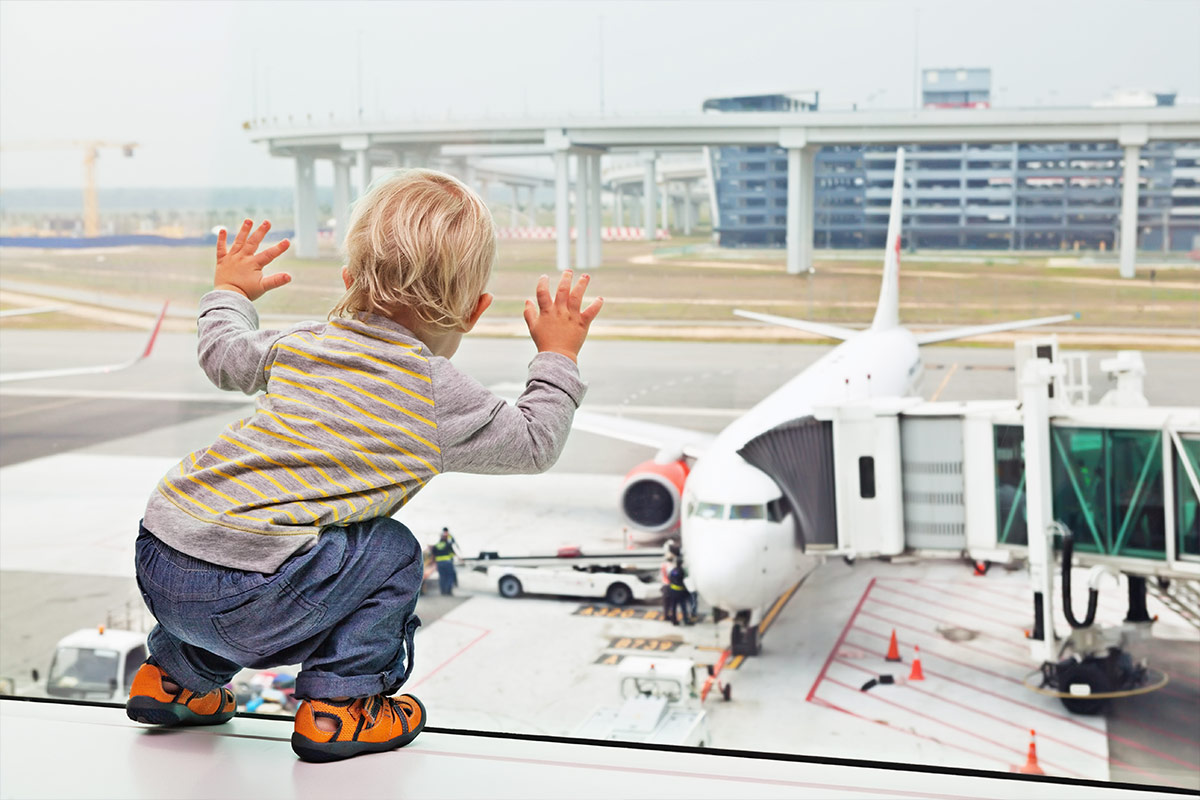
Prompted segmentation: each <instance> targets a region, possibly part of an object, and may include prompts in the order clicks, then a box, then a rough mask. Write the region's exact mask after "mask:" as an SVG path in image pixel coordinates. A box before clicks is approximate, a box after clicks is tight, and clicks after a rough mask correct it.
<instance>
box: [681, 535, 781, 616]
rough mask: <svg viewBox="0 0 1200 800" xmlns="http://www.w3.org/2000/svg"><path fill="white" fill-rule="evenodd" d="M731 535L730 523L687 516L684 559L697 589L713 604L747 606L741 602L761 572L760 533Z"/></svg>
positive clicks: (730, 606)
mask: <svg viewBox="0 0 1200 800" xmlns="http://www.w3.org/2000/svg"><path fill="white" fill-rule="evenodd" d="M739 533H745V534H746V536H731V535H730V534H731V531H730V529H729V523H727V522H726V523H721V522H710V521H707V520H700V519H694V518H693V519H688V520H686V521H685V524H684V529H683V536H682V539H683V559H684V566H686V567H687V570H688V575H689V576H690V578H691V580H692V582H693V584H694V585H695V588H696V591H698V592H699V593H700V596H701V597H703V598H704V599H705V601H706V602H708V603H709V604H710V605H713V606H717V607H720V608H725V609H729V608H734V609H737V608H748V607H750V606H748V605H742V603H743V602H744V598H743V596H745V595H748V592H747V588H749V587H750V586H752V585H753V584H754V583H755V577H756V576H758V574H759V573H760V572H761V569H762V565H761V564H760V563H759V561H760V555H761V549H762V548H761V541H759V539H760V537H757V536H753V535H751V532H750V531H744V532H739Z"/></svg>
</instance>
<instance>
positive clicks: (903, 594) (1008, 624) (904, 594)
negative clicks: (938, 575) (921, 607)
mask: <svg viewBox="0 0 1200 800" xmlns="http://www.w3.org/2000/svg"><path fill="white" fill-rule="evenodd" d="M879 588H880V589H882V590H883V591H885V592H891V593H893V594H898V595H900V596H901V597H907V598H908V599H910V600H916V601H917V602H918V603H925V604H927V605H937V604H936V603H935V602H933V601H931V600H929V599H927V598H924V597H918V596H917V595H912V594H908V593H907V592H901V591H900V590H898V589H893V588H892V587H890V586H884V585H882V584H880V586H879ZM922 588H924V589H927V590H928V589H933V590H935V591H937V588H936V587H933V586H929V585H926V586H924V587H922ZM945 593H946V594H948V595H950V596H951V597H959V598H963V599H965V600H970V601H972V602H977V601H975V600H974V599H973V598H969V597H963V595H957V594H954V592H945ZM876 602H882V601H878V600H877V601H876ZM954 610H955V611H958V612H959V613H962V614H968V615H970V616H971V617H972V618H978V619H982V620H987V621H988V622H991V623H993V624H995V625H1000V626H1003V627H1005V628H1013V629H1015V630H1018V631H1024V630H1025V626H1024V625H1020V624H1017V623H1014V622H1008V621H1005V620H1000V619H996V618H995V617H989V616H987V615H984V614H980V613H978V612H976V611H966V610H963V609H954ZM912 613H914V614H917V613H919V612H916V611H913V612H912ZM921 616H925V615H924V614H922V615H921ZM941 621H942V622H948V623H949V622H951V620H941Z"/></svg>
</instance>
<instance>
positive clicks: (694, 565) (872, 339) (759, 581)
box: [680, 327, 922, 618]
mask: <svg viewBox="0 0 1200 800" xmlns="http://www.w3.org/2000/svg"><path fill="white" fill-rule="evenodd" d="M921 372H922V365H921V358H920V351H919V349H918V347H917V342H916V339H915V338H914V337H913V335H912V333H911V332H909V331H908V330H907V329H906V328H902V327H892V328H888V329H886V330H866V331H863V332H862V333H860V334H858V335H856V336H854V337H852V338H851V339H848V340H847V341H845V342H843V343H842V344H840V345H838V346H837V347H835V348H834V349H833V350H832V351H830V352H829V353H828V354H826V355H825V356H823V357H822V358H821V359H820V360H818V361H817V362H816V363H814V364H813V365H811V366H810V367H808V368H807V369H805V370H804V371H803V372H801V373H800V374H799V375H797V376H796V377H794V378H792V379H791V380H790V381H788V382H787V383H786V384H784V385H783V386H782V387H780V388H779V389H777V390H776V391H775V392H773V393H771V394H770V395H768V396H767V397H766V398H764V399H763V400H762V401H761V402H759V403H758V404H757V405H755V406H754V408H752V409H750V411H748V412H747V413H746V414H745V415H743V416H742V417H739V418H738V419H737V420H735V421H734V422H733V423H731V424H730V425H729V426H728V427H727V428H725V430H723V431H722V432H721V433H720V434H719V435H718V436H717V438H716V439H715V440H714V442H713V444H712V446H711V447H710V448H709V449H708V450H707V451H706V452H705V453H704V455H702V456H701V457H700V458H699V459H697V461H696V463H695V465H694V466H693V468H692V471H691V474H690V475H689V476H688V480H687V483H686V484H685V486H684V496H683V503H684V508H683V516H682V519H681V523H680V524H681V534H682V542H683V552H684V557H685V561H686V564H687V567H688V570H689V573H690V576H691V578H692V580H693V581H694V584H695V587H696V590H697V591H698V592H699V593H700V595H701V596H702V597H703V598H704V599H705V601H706V602H708V603H709V604H710V605H712V606H713V607H715V608H720V609H723V610H725V611H729V612H731V613H736V612H739V611H750V612H751V614H752V616H753V617H755V618H757V617H758V615H760V614H761V612H762V610H763V609H765V608H766V607H767V606H768V605H770V603H771V602H772V601H774V599H775V598H776V597H778V596H779V595H780V594H782V593H783V592H784V591H785V590H786V589H787V588H788V587H789V586H790V585H791V584H793V583H795V581H796V580H798V578H799V576H800V575H802V574H803V573H804V572H806V571H807V569H808V567H809V566H810V565H811V564H812V562H813V561H814V559H815V558H816V557H815V556H812V555H807V554H805V553H804V552H803V551H802V550H801V549H800V548H798V547H797V546H796V536H795V526H796V521H795V517H794V515H793V514H791V513H789V512H787V511H786V506H785V504H782V503H781V498H782V497H783V492H782V490H781V489H780V488H779V485H778V484H777V483H776V482H775V481H773V480H772V479H771V478H770V477H768V476H767V475H766V474H765V473H763V472H762V471H760V470H759V469H757V468H755V467H753V466H751V465H750V464H748V463H747V462H746V461H745V460H744V459H743V458H742V457H741V456H740V455H738V450H740V449H741V448H742V446H743V445H745V444H746V442H748V441H750V440H751V439H753V438H754V437H756V436H758V435H759V434H761V433H764V432H766V431H768V430H770V429H772V428H774V427H775V426H777V425H780V424H782V423H785V422H789V421H791V420H795V419H799V418H801V417H805V416H808V415H810V414H812V412H813V410H814V409H817V408H821V407H828V406H833V405H843V404H845V403H847V402H855V401H860V400H866V399H869V398H874V397H896V396H900V395H904V394H908V393H911V392H912V391H913V390H914V389H915V386H916V384H917V382H918V381H919V380H920V377H921Z"/></svg>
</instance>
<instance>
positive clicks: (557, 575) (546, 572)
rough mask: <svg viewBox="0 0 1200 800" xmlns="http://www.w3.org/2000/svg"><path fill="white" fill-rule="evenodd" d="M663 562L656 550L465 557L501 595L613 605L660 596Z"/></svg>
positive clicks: (572, 549) (567, 550)
mask: <svg viewBox="0 0 1200 800" xmlns="http://www.w3.org/2000/svg"><path fill="white" fill-rule="evenodd" d="M661 561H662V550H658V549H651V550H626V551H623V552H618V553H609V554H595V555H592V554H585V553H583V552H582V551H580V549H579V548H578V547H564V548H562V549H560V550H559V551H558V552H557V553H556V554H555V555H553V556H501V555H499V554H498V553H487V552H485V553H480V554H479V557H478V558H465V559H463V563H464V564H465V565H466V566H467V567H469V568H470V569H474V570H476V571H478V572H483V573H485V574H486V575H487V577H488V581H489V582H491V583H493V584H494V585H495V586H496V589H497V590H498V591H499V592H500V596H501V597H520V596H521V595H524V594H550V595H566V596H572V597H588V598H595V599H603V600H605V601H606V602H608V603H610V604H611V605H614V606H624V605H628V604H630V603H632V602H634V601H636V600H656V599H658V598H660V597H661V596H662V578H661V576H660V575H659V564H660V563H661Z"/></svg>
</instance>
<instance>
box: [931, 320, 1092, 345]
mask: <svg viewBox="0 0 1200 800" xmlns="http://www.w3.org/2000/svg"><path fill="white" fill-rule="evenodd" d="M1073 319H1079V315H1078V314H1061V315H1059V316H1057V317H1039V318H1038V319H1020V320H1015V321H1013V322H997V323H995V324H993V325H970V326H967V327H965V328H951V329H950V330H945V331H929V332H928V333H917V334H914V336H915V337H916V339H917V344H933V343H934V342H949V341H952V340H954V339H966V338H968V337H970V336H982V335H983V334H985V333H1000V332H1001V331H1015V330H1020V329H1021V328H1036V327H1038V326H1040V325H1053V324H1054V323H1056V322H1069V321H1070V320H1073Z"/></svg>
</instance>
